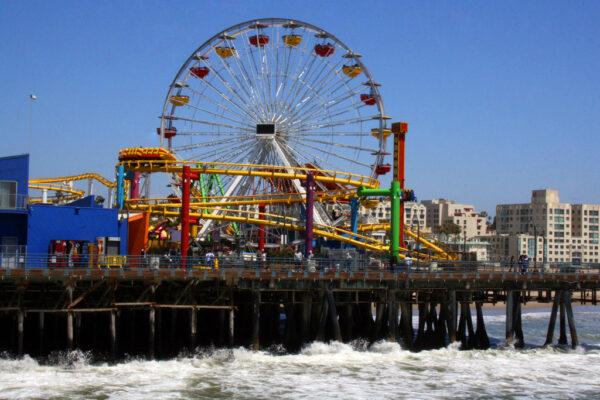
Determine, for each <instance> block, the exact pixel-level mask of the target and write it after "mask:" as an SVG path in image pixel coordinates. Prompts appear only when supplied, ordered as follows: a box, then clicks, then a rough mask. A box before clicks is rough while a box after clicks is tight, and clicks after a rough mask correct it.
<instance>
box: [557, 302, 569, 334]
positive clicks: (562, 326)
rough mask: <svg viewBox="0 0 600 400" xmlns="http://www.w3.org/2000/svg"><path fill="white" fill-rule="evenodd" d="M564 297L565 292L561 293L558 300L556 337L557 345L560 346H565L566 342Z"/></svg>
mask: <svg viewBox="0 0 600 400" xmlns="http://www.w3.org/2000/svg"><path fill="white" fill-rule="evenodd" d="M565 297H566V292H565V291H564V290H563V291H562V296H561V298H560V334H559V336H558V344H559V345H561V346H564V345H566V344H567V343H568V342H567V324H566V314H567V310H566V307H565Z"/></svg>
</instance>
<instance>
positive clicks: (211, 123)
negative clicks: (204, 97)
mask: <svg viewBox="0 0 600 400" xmlns="http://www.w3.org/2000/svg"><path fill="white" fill-rule="evenodd" d="M177 119H178V120H180V121H188V122H194V123H198V124H204V125H211V126H220V127H221V128H231V129H237V130H241V131H244V132H254V129H252V128H247V127H244V126H236V125H228V124H220V123H218V122H211V121H204V120H201V119H195V118H186V117H177Z"/></svg>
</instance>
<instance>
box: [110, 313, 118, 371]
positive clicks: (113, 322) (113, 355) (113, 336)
mask: <svg viewBox="0 0 600 400" xmlns="http://www.w3.org/2000/svg"><path fill="white" fill-rule="evenodd" d="M110 359H111V361H112V362H113V363H114V362H115V361H116V360H117V312H116V311H111V312H110Z"/></svg>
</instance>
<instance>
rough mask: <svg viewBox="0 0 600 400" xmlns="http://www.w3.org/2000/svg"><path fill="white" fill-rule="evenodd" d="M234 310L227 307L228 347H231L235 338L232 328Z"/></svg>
mask: <svg viewBox="0 0 600 400" xmlns="http://www.w3.org/2000/svg"><path fill="white" fill-rule="evenodd" d="M234 317H235V315H234V311H233V307H231V308H230V309H229V347H233V340H234V338H235V330H234V321H235V319H234Z"/></svg>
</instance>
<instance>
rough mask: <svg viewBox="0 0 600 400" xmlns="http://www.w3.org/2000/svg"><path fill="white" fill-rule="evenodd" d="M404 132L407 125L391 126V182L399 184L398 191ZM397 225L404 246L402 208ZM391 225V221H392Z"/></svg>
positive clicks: (402, 160)
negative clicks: (392, 150)
mask: <svg viewBox="0 0 600 400" xmlns="http://www.w3.org/2000/svg"><path fill="white" fill-rule="evenodd" d="M406 132H408V123H406V122H394V123H393V124H392V133H393V134H394V176H393V178H392V180H394V181H397V182H399V183H400V189H402V190H404V189H405V186H404V155H405V152H404V150H405V144H406ZM398 220H399V221H398V223H399V224H400V226H399V229H400V236H399V238H398V240H399V243H401V244H402V245H404V206H403V205H401V206H400V213H399V214H398ZM392 223H393V219H392Z"/></svg>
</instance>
